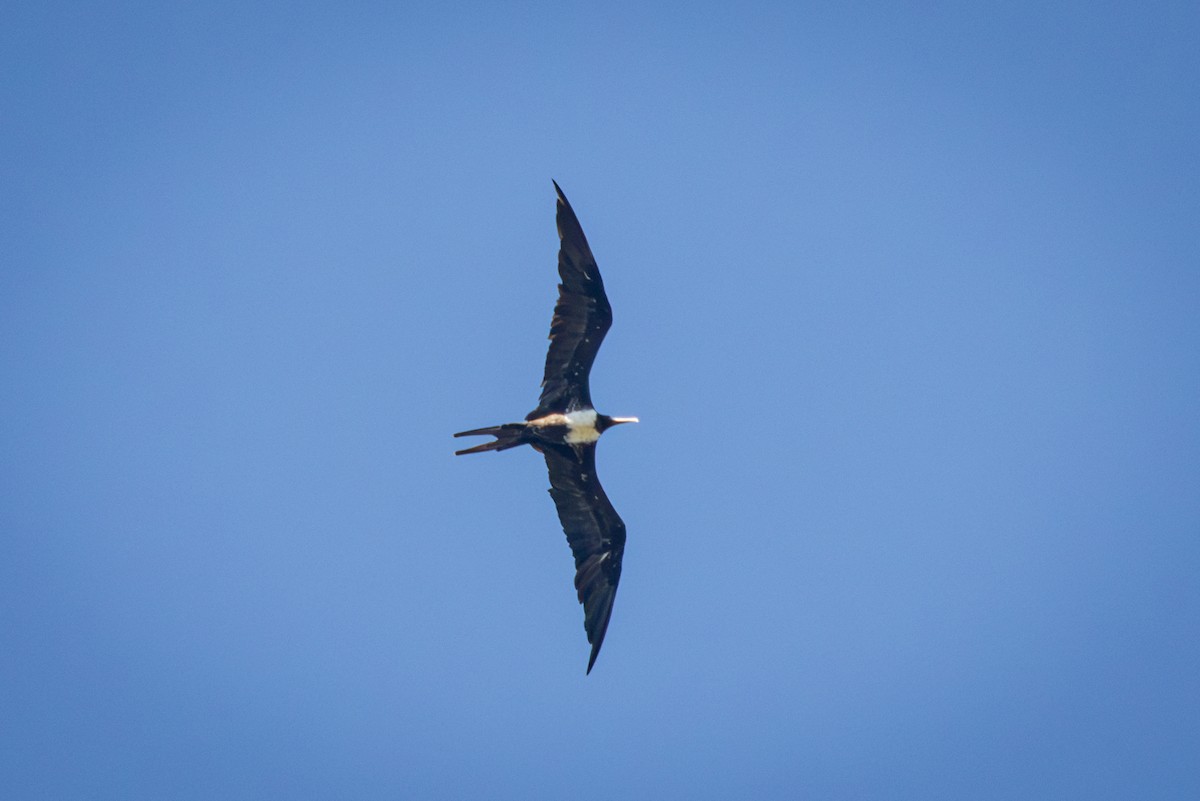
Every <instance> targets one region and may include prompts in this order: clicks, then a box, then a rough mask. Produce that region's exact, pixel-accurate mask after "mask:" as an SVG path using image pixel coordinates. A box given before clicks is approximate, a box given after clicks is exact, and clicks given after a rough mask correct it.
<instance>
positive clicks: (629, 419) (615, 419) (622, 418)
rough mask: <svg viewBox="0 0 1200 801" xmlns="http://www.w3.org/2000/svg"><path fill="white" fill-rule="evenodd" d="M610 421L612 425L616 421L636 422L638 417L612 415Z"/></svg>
mask: <svg viewBox="0 0 1200 801" xmlns="http://www.w3.org/2000/svg"><path fill="white" fill-rule="evenodd" d="M612 421H613V425H616V424H617V423H636V422H638V419H637V418H636V417H614V418H612Z"/></svg>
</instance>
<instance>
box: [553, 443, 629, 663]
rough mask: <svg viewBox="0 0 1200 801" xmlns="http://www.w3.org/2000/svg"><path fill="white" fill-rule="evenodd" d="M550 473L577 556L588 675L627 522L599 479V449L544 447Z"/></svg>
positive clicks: (608, 609)
mask: <svg viewBox="0 0 1200 801" xmlns="http://www.w3.org/2000/svg"><path fill="white" fill-rule="evenodd" d="M541 450H542V453H543V454H544V455H545V457H546V468H547V469H548V470H549V472H550V497H552V498H553V499H554V505H555V506H556V507H557V508H558V519H559V521H560V522H561V523H562V527H563V532H564V533H565V534H566V535H567V543H568V544H569V545H570V546H571V553H572V554H573V555H574V557H575V589H576V591H577V592H578V593H579V602H580V603H581V604H583V628H584V630H585V631H586V632H587V638H588V642H589V643H591V644H592V654H591V657H590V658H589V659H588V666H587V672H588V673H591V672H592V665H594V664H596V657H597V656H599V654H600V646H601V645H603V644H604V634H605V632H607V631H608V621H609V618H610V617H612V608H613V600H614V599H615V598H616V596H617V584H618V582H620V580H621V557H622V556H623V555H624V553H625V523H624V522H623V521H622V520H621V518H620V516H619V515H617V511H616V509H613V505H612V503H610V502H609V500H608V496H607V495H605V494H604V487H602V486H600V479H599V478H597V476H596V447H595V445H594V444H592V445H586V446H584V447H582V448H578V449H576V448H573V447H571V446H569V445H543V446H542V447H541Z"/></svg>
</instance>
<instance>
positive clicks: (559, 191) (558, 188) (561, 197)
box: [550, 178, 571, 206]
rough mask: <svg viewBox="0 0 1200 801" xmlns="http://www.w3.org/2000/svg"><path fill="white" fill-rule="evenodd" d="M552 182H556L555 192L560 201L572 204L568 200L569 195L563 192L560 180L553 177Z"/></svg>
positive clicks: (567, 204)
mask: <svg viewBox="0 0 1200 801" xmlns="http://www.w3.org/2000/svg"><path fill="white" fill-rule="evenodd" d="M550 183H552V184H554V192H555V194H557V195H558V202H559V203H562V204H563V205H566V206H570V205H571V204H570V203H569V202H568V201H567V196H566V195H564V194H563V191H562V187H561V186H559V185H558V181H556V180H554V179H553V178H551V179H550Z"/></svg>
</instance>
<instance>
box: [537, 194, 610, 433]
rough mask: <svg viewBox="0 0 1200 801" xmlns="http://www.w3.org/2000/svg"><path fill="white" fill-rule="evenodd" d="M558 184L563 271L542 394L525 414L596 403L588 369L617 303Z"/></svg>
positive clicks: (584, 406)
mask: <svg viewBox="0 0 1200 801" xmlns="http://www.w3.org/2000/svg"><path fill="white" fill-rule="evenodd" d="M554 190H555V191H556V192H558V213H557V215H556V221H557V223H558V237H559V240H560V245H559V249H558V275H559V277H560V278H561V279H562V283H560V284H559V285H558V303H557V304H555V306H554V319H553V320H552V321H551V322H550V351H549V352H548V353H547V354H546V372H545V375H544V377H543V378H542V396H541V398H540V399H539V400H538V408H536V409H534V410H533V411H532V412H530V413H529V416H528V417H526V418H525V419H526V420H533V419H534V418H536V417H541V416H543V415H546V414H549V413H551V412H564V411H572V410H575V409H581V408H590V407H591V405H592V397H591V392H590V391H589V389H588V374H589V373H591V371H592V362H594V361H595V360H596V351H598V350H600V343H601V342H603V341H604V335H605V334H606V333H608V329H609V326H611V325H612V307H611V306H610V305H609V304H608V296H607V295H605V294H604V282H603V281H602V280H601V279H600V268H599V267H597V266H596V259H595V257H593V256H592V249H591V248H590V247H588V243H587V239H586V238H585V237H584V235H583V228H581V227H580V225H579V220H578V219H577V218H576V217H575V212H574V211H573V210H572V209H571V204H570V203H568V202H567V198H566V196H564V195H563V193H562V190H561V189H559V187H558V184H557V183H555V184H554Z"/></svg>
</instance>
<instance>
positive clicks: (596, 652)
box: [583, 648, 600, 676]
mask: <svg viewBox="0 0 1200 801" xmlns="http://www.w3.org/2000/svg"><path fill="white" fill-rule="evenodd" d="M598 656H600V649H599V648H593V649H592V655H591V657H590V658H589V659H588V666H587V672H586V673H584V674H583V675H585V676H590V675H592V666H593V665H595V664H596V657H598Z"/></svg>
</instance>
